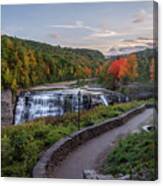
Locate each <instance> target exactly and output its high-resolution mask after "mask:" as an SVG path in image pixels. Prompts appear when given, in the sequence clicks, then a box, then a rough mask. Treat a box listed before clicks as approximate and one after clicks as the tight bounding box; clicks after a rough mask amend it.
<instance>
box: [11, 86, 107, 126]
mask: <svg viewBox="0 0 163 186" xmlns="http://www.w3.org/2000/svg"><path fill="white" fill-rule="evenodd" d="M79 92H80V108H81V109H82V108H84V107H85V108H88V107H90V106H89V105H88V104H91V101H90V99H91V98H90V97H89V96H90V94H91V92H88V91H85V90H82V89H69V90H60V91H40V92H27V93H24V94H23V95H21V96H19V98H18V102H17V105H16V112H15V125H18V124H21V123H23V122H25V121H30V120H33V119H35V118H39V117H45V116H61V115H63V114H64V113H65V112H67V111H71V112H76V111H78V108H79ZM93 93H94V92H93ZM93 93H92V94H93ZM94 94H95V93H94ZM98 95H99V94H98ZM84 96H86V98H85V99H86V101H85V103H84ZM96 96H97V95H96ZM88 98H90V99H88ZM99 99H100V101H99V100H98V101H99V102H98V103H101V104H104V105H106V106H107V105H108V103H107V100H106V98H105V96H103V95H99Z"/></svg>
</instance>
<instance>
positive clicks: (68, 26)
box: [49, 21, 98, 32]
mask: <svg viewBox="0 0 163 186" xmlns="http://www.w3.org/2000/svg"><path fill="white" fill-rule="evenodd" d="M49 27H52V28H62V29H86V30H90V31H93V32H95V31H98V29H97V28H94V27H91V26H88V25H85V24H84V23H83V21H76V22H75V23H74V24H59V25H55V24H54V25H50V26H49Z"/></svg>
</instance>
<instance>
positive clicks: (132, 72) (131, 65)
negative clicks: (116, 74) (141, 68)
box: [127, 54, 138, 80]
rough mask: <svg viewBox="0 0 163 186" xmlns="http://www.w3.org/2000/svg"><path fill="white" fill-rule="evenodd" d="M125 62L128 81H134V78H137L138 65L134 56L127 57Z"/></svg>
mask: <svg viewBox="0 0 163 186" xmlns="http://www.w3.org/2000/svg"><path fill="white" fill-rule="evenodd" d="M127 62H128V67H127V68H128V69H127V76H128V77H129V79H130V80H134V79H135V78H137V77H138V71H137V67H138V63H137V57H136V54H130V55H128V57H127Z"/></svg>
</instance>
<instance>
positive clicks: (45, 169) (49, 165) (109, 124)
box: [33, 105, 147, 178]
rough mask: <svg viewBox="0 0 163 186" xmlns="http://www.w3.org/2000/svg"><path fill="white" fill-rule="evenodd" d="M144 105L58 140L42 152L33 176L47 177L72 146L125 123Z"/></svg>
mask: <svg viewBox="0 0 163 186" xmlns="http://www.w3.org/2000/svg"><path fill="white" fill-rule="evenodd" d="M146 106H147V105H142V106H140V107H137V108H135V109H132V110H130V111H128V112H126V113H124V114H122V115H120V116H118V117H115V118H112V119H108V120H105V121H104V122H101V123H99V124H98V125H94V126H90V127H86V128H83V129H81V130H79V131H77V132H75V133H73V134H72V135H71V136H69V137H65V138H63V139H61V140H59V141H58V142H56V143H55V144H53V145H52V146H51V147H50V148H49V149H48V150H47V151H46V152H44V153H43V155H42V157H41V158H40V160H39V161H38V162H37V164H36V165H35V167H34V169H33V177H36V178H45V177H49V176H48V175H49V172H50V171H52V170H55V167H56V166H57V165H58V164H59V163H60V162H61V161H62V160H64V158H65V157H66V156H67V155H68V153H69V152H71V151H73V149H74V148H76V147H77V146H79V145H81V144H83V143H84V142H86V141H88V140H90V139H92V138H94V137H96V136H98V135H100V134H102V133H104V132H106V131H108V130H111V129H113V128H116V127H118V126H121V125H123V124H125V123H126V122H127V121H128V120H129V119H130V118H132V117H133V116H135V115H137V114H139V113H141V112H143V111H144V110H145V109H146Z"/></svg>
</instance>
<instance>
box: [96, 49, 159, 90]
mask: <svg viewBox="0 0 163 186" xmlns="http://www.w3.org/2000/svg"><path fill="white" fill-rule="evenodd" d="M156 56H157V50H156V49H146V50H144V51H139V52H137V53H131V54H128V55H121V56H116V57H115V56H114V57H110V58H108V60H106V61H105V63H103V64H101V65H100V66H99V67H98V69H97V74H98V76H99V82H100V83H103V84H104V86H106V87H108V88H110V89H116V88H118V87H119V86H120V84H126V83H129V82H130V83H131V82H141V83H145V84H146V83H150V82H153V81H154V80H155V78H156V77H157V71H156V69H157V59H156Z"/></svg>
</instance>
